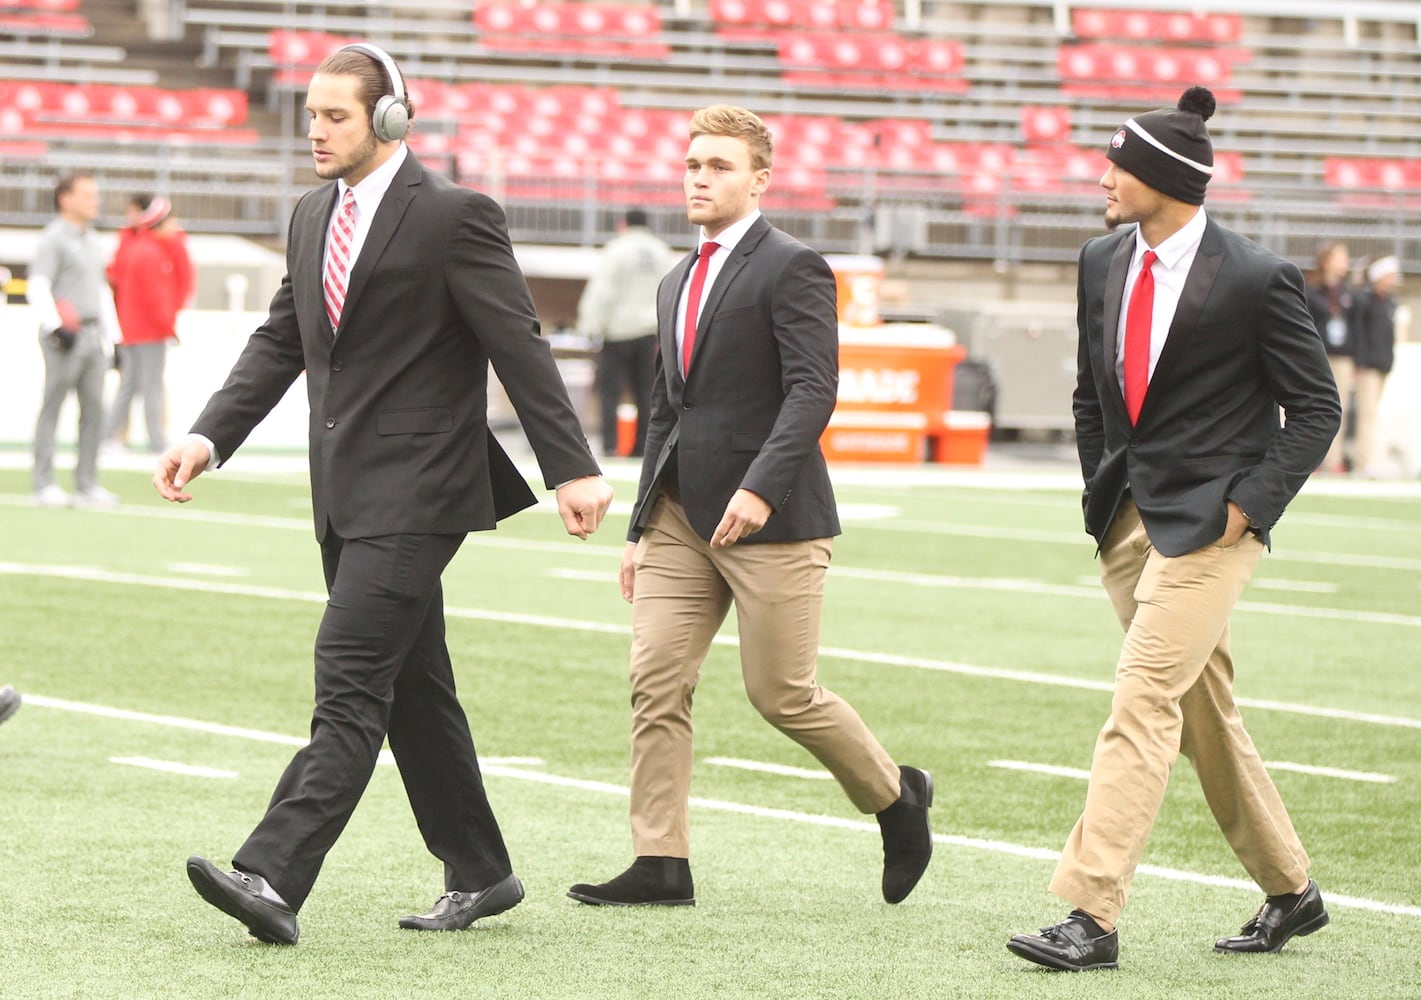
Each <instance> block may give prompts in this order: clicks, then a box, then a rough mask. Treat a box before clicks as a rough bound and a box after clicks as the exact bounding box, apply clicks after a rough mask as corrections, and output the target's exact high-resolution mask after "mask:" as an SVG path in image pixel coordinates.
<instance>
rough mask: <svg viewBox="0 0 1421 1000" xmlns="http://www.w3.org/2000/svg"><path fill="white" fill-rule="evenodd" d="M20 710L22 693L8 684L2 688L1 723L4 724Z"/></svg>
mask: <svg viewBox="0 0 1421 1000" xmlns="http://www.w3.org/2000/svg"><path fill="white" fill-rule="evenodd" d="M19 710H20V692H18V691H16V690H15V689H14V688H12V687H11V686H10V685H8V684H6V685H5V686H4V687H0V722H4V721H5V720H6V719H8V718H9V717H10V716H12V715H14V714H15V713H16V712H18V711H19Z"/></svg>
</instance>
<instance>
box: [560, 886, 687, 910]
mask: <svg viewBox="0 0 1421 1000" xmlns="http://www.w3.org/2000/svg"><path fill="white" fill-rule="evenodd" d="M567 895H568V898H569V899H575V900H577V901H578V902H579V903H586V904H587V905H588V906H695V905H696V900H695V897H694V896H693V897H691V898H690V899H646V900H641V901H640V902H629V901H625V900H620V899H602V898H601V897H599V896H589V895H586V894H585V893H581V892H573V891H572V890H571V889H569V890H568V891H567Z"/></svg>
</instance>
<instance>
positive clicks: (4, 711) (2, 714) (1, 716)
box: [0, 694, 22, 722]
mask: <svg viewBox="0 0 1421 1000" xmlns="http://www.w3.org/2000/svg"><path fill="white" fill-rule="evenodd" d="M21 703H22V699H21V698H20V696H19V695H18V694H17V695H15V700H14V701H12V702H10V704H8V705H6V706H5V707H4V708H0V722H4V721H5V720H6V719H8V718H9V717H10V716H12V715H14V714H15V713H16V712H18V711H19V710H20V705H21Z"/></svg>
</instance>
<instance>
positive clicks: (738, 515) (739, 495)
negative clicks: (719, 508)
mask: <svg viewBox="0 0 1421 1000" xmlns="http://www.w3.org/2000/svg"><path fill="white" fill-rule="evenodd" d="M772 513H774V511H773V510H771V509H770V505H769V504H768V503H766V502H765V500H764V498H763V497H761V496H760V495H759V494H756V493H751V492H750V491H749V490H745V489H740V490H736V491H735V495H734V496H732V497H731V498H730V503H728V504H726V505H725V515H724V516H723V517H721V519H720V523H719V524H717V525H716V526H715V534H713V535H711V540H710V543H711V548H713V549H721V548H725V546H727V545H734V544H735V543H736V542H738V541H740V539H742V538H746V537H748V536H750V535H753V534H754V533H755V532H757V531H759V530H760V529H761V528H763V527H764V526H765V522H766V521H768V520H769V519H770V515H771V514H772Z"/></svg>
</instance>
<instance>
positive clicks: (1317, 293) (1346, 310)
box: [1307, 243, 1356, 473]
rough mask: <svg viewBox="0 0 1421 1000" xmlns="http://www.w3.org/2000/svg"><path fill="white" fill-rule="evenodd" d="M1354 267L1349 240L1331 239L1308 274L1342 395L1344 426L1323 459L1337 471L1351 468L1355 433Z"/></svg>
mask: <svg viewBox="0 0 1421 1000" xmlns="http://www.w3.org/2000/svg"><path fill="white" fill-rule="evenodd" d="M1351 267H1352V260H1351V257H1350V256H1349V255H1348V253H1347V244H1345V243H1329V244H1327V245H1326V246H1324V247H1323V248H1322V249H1321V250H1319V251H1318V252H1317V266H1316V267H1315V268H1314V269H1313V271H1312V273H1311V274H1309V275H1308V286H1307V297H1308V310H1309V311H1310V312H1311V313H1312V321H1313V323H1314V324H1316V326H1317V332H1318V335H1319V336H1321V337H1322V343H1323V346H1324V347H1325V348H1326V349H1327V360H1328V362H1329V363H1330V364H1331V365H1332V377H1333V379H1334V380H1335V381H1336V382H1337V392H1338V394H1339V395H1340V396H1341V398H1342V429H1341V430H1339V431H1338V432H1337V437H1336V438H1334V439H1333V441H1332V447H1331V448H1330V449H1328V452H1327V458H1326V459H1324V460H1323V463H1322V467H1323V468H1324V469H1326V470H1327V471H1328V472H1336V473H1341V472H1346V471H1347V465H1346V458H1345V451H1344V449H1345V447H1346V441H1347V437H1348V435H1349V434H1351V433H1355V431H1354V429H1353V428H1352V426H1351V425H1350V423H1349V420H1350V418H1349V416H1348V414H1349V413H1350V412H1351V408H1350V407H1349V406H1348V405H1347V403H1348V400H1349V399H1350V398H1351V396H1352V388H1353V381H1354V375H1353V372H1354V368H1353V361H1352V351H1353V347H1354V343H1353V339H1354V338H1353V331H1352V309H1353V306H1354V305H1355V303H1356V295H1355V294H1354V292H1353V290H1352V288H1351V287H1350V286H1349V285H1348V283H1347V273H1348V271H1350V270H1351Z"/></svg>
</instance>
